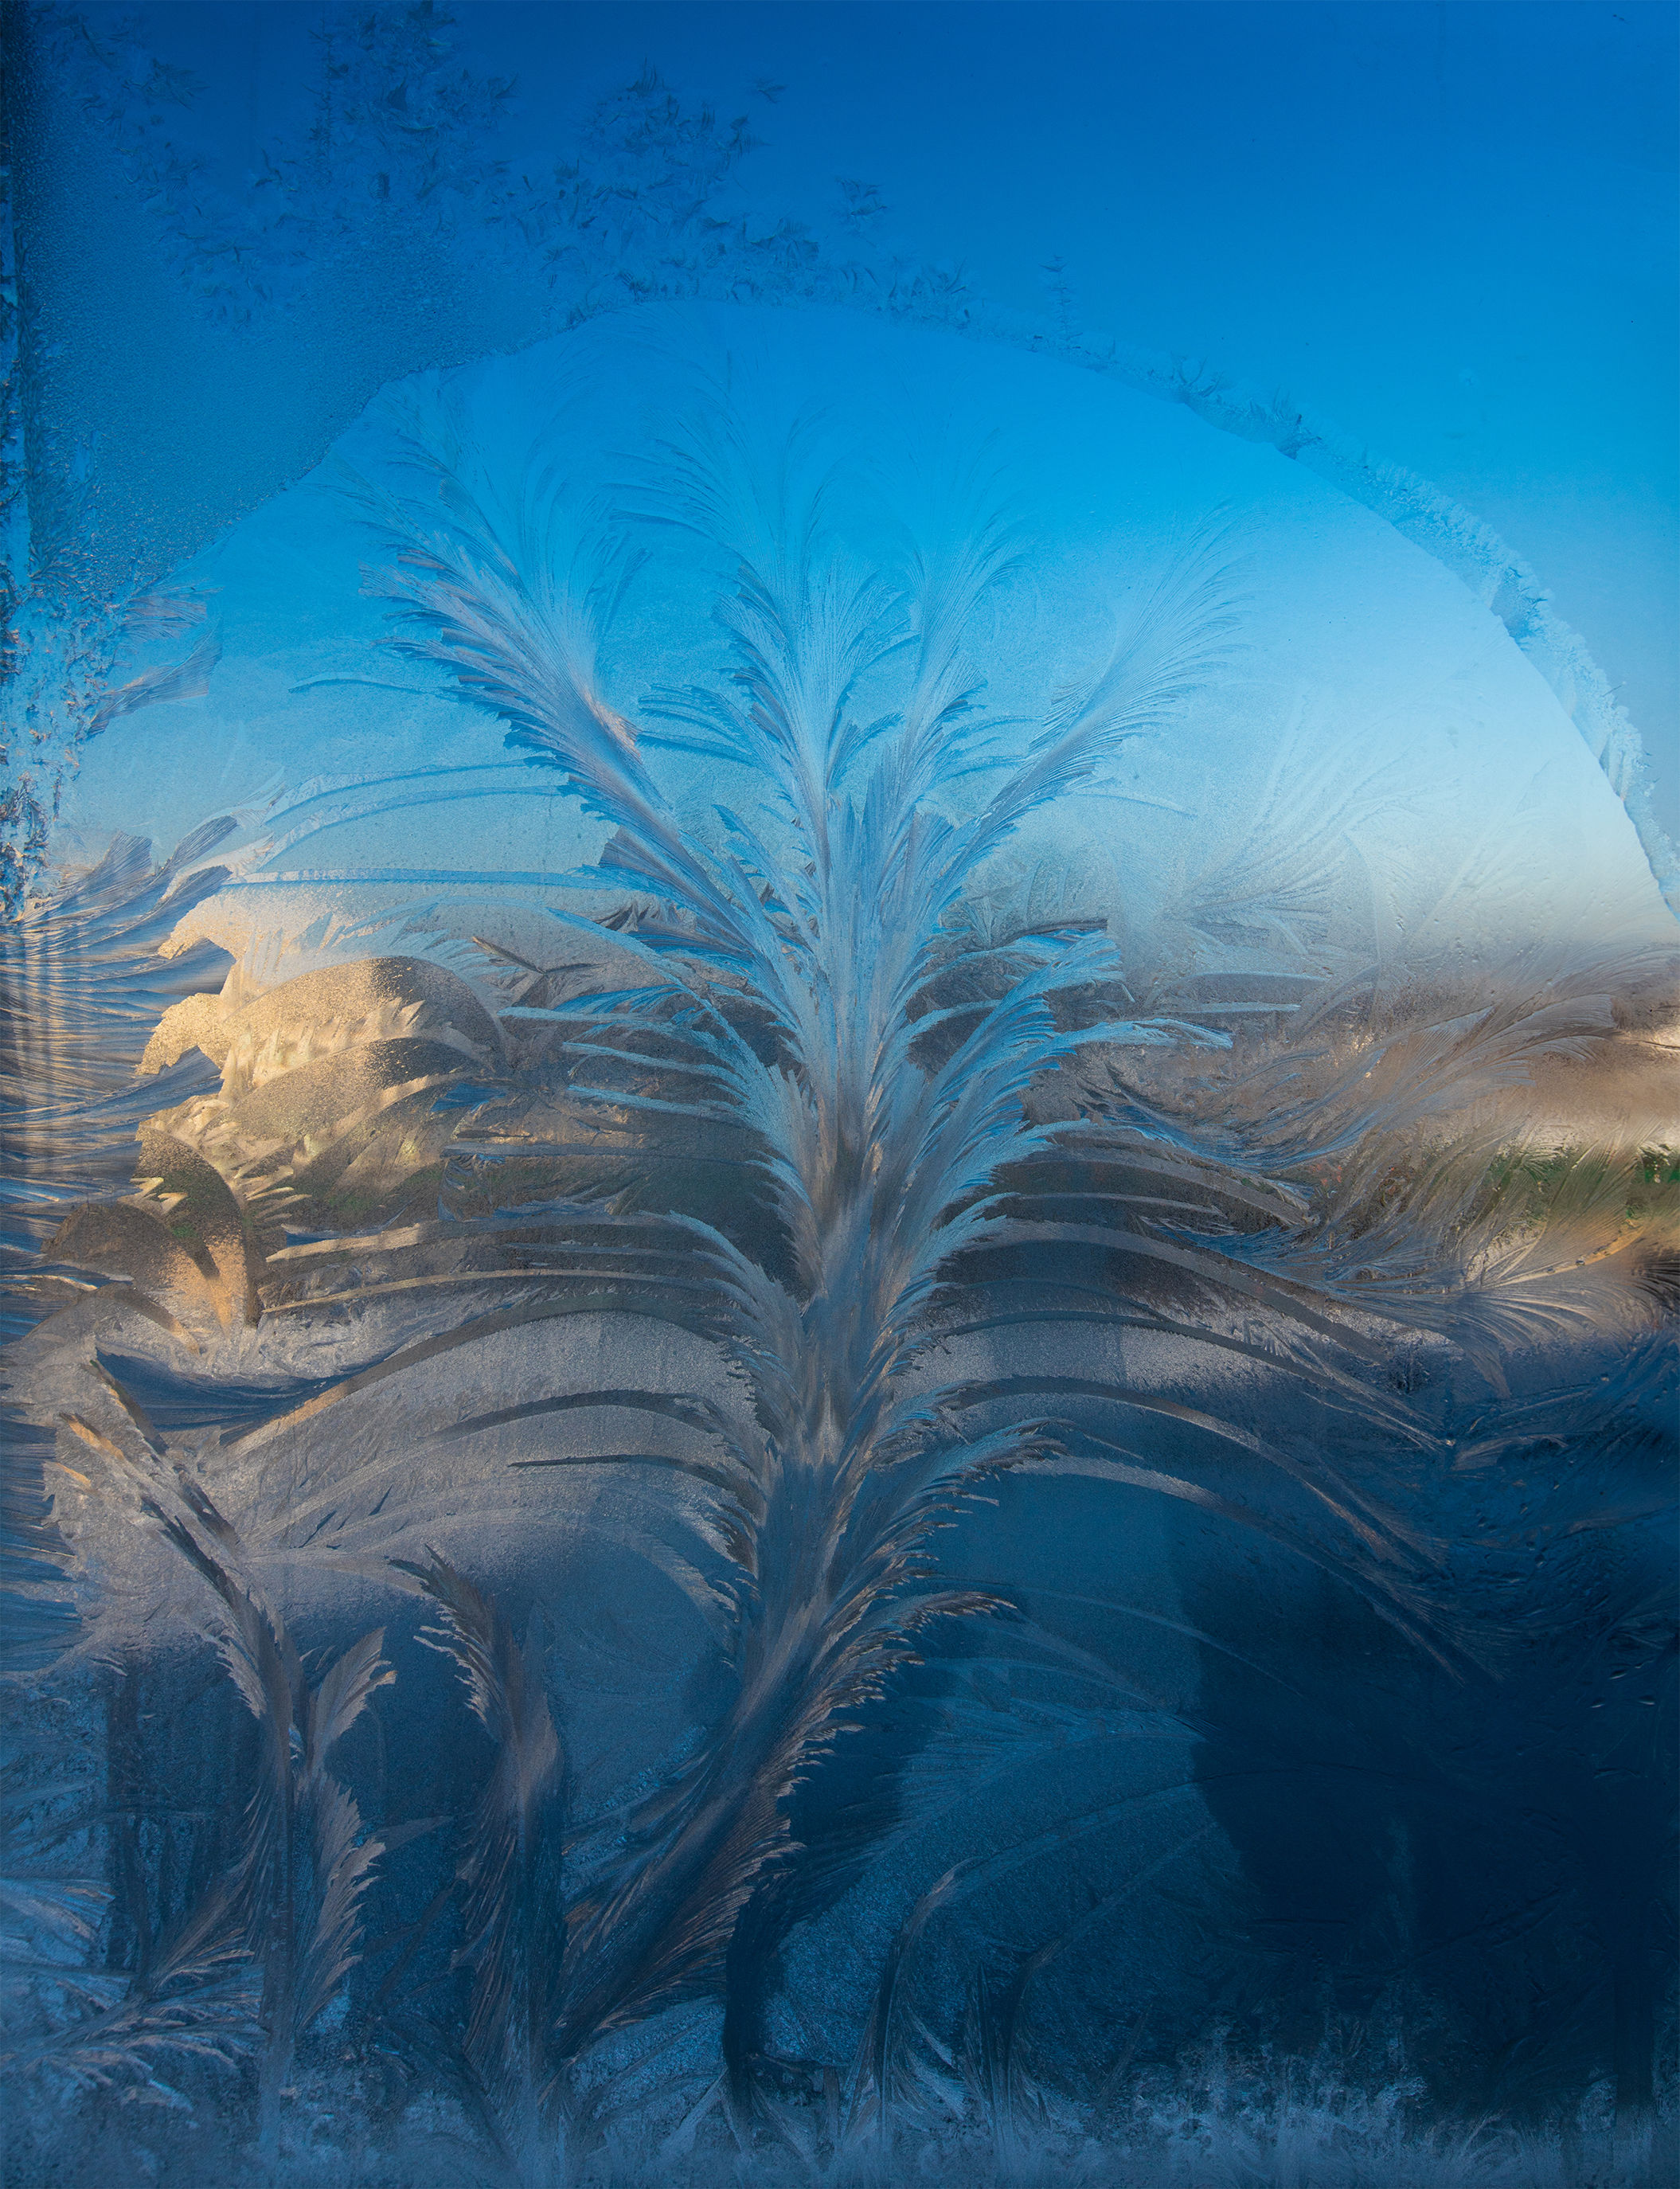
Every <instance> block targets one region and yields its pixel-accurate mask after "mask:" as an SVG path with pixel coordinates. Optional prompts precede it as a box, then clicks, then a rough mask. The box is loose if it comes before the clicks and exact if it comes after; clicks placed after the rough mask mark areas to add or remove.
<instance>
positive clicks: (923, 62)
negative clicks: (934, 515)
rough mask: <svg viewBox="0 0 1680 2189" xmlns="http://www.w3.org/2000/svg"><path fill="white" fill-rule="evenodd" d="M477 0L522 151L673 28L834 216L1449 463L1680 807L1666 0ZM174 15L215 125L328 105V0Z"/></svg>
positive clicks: (226, 3)
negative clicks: (1600, 678)
mask: <svg viewBox="0 0 1680 2189" xmlns="http://www.w3.org/2000/svg"><path fill="white" fill-rule="evenodd" d="M87 12H88V14H90V15H92V16H94V17H95V18H98V19H102V20H110V21H114V20H116V18H117V16H118V15H119V14H122V13H125V12H129V11H124V10H118V9H109V8H105V9H98V8H96V9H90V10H88V11H87ZM454 12H455V15H456V18H457V22H458V34H459V35H461V36H462V37H464V38H465V40H466V41H467V44H468V46H469V48H470V49H471V51H472V55H473V58H474V59H477V60H478V61H479V62H480V63H481V65H484V66H486V67H489V68H491V69H494V70H497V71H503V72H505V73H507V74H509V75H512V76H515V77H516V78H517V80H518V107H517V110H516V112H515V114H514V115H513V116H512V122H511V127H510V139H509V144H508V147H507V149H508V150H509V153H510V155H511V156H512V157H514V158H515V159H516V160H517V159H518V158H520V157H525V156H529V157H533V158H535V156H537V155H538V154H539V153H540V152H544V151H549V152H552V148H553V147H554V145H555V144H556V143H557V141H558V140H560V139H563V137H564V135H565V133H566V129H567V127H568V125H569V123H570V122H571V120H572V119H573V118H574V117H575V116H579V115H580V114H581V113H582V112H583V111H585V110H586V108H587V105H588V104H589V102H590V100H591V99H592V98H593V97H594V96H596V95H597V93H599V92H601V91H602V90H603V89H604V88H607V87H608V86H609V85H610V84H612V83H613V82H616V81H619V80H622V79H624V78H625V76H628V75H631V74H633V73H634V72H635V71H636V69H637V68H638V66H639V65H640V64H641V63H642V60H643V59H652V60H653V61H654V62H655V63H656V64H657V65H658V66H659V68H660V70H661V71H663V72H664V74H665V76H666V77H667V78H668V79H669V80H670V82H672V83H673V84H674V85H675V86H676V88H678V89H680V90H682V91H685V92H693V93H711V94H713V95H715V96H716V99H718V102H719V105H720V108H721V111H723V112H724V113H726V114H733V113H734V112H737V111H744V112H748V113H749V114H750V116H751V117H752V124H753V128H754V132H755V134H756V135H757V136H758V137H759V138H761V139H762V140H764V141H763V143H762V145H761V150H758V151H757V152H755V154H754V156H753V157H752V159H751V161H749V163H747V165H746V166H745V167H744V169H743V170H742V171H741V172H742V177H743V187H744V188H745V189H748V190H749V192H750V193H751V195H752V196H753V197H754V198H755V199H756V200H759V201H764V202H766V203H770V204H774V205H776V206H785V207H786V208H787V209H789V211H791V212H795V213H796V214H801V215H806V216H809V217H812V218H820V217H822V216H823V214H824V213H825V212H826V211H827V210H828V209H829V207H830V206H832V204H833V202H834V195H835V178H836V177H837V176H840V175H848V176H856V177H859V178H864V179H867V180H868V181H869V182H872V183H874V184H877V185H878V186H879V189H880V194H881V196H882V198H883V199H884V200H885V202H886V204H887V205H888V206H889V207H890V208H891V211H890V213H889V215H888V217H887V220H886V223H885V227H886V232H887V234H888V235H891V236H897V237H900V238H902V240H903V241H904V243H905V245H906V246H907V247H908V250H909V251H911V252H914V255H916V256H917V257H924V258H932V259H941V258H943V259H947V260H949V261H951V262H952V263H960V264H961V265H962V266H963V267H964V269H966V271H967V273H968V274H969V275H970V278H971V279H972V280H974V281H975V282H976V285H977V286H979V287H980V288H981V290H982V291H985V292H986V293H987V294H988V295H989V296H991V297H994V298H996V299H997V300H998V301H999V302H1001V303H1008V304H1014V305H1017V306H1022V307H1025V308H1029V309H1034V310H1039V311H1044V310H1047V309H1050V308H1054V307H1053V305H1052V300H1051V298H1050V297H1049V295H1048V293H1047V290H1046V286H1045V277H1044V273H1043V270H1042V269H1043V268H1044V264H1045V263H1046V261H1048V260H1049V259H1051V258H1053V257H1060V258H1061V260H1062V261H1063V262H1064V263H1065V264H1066V269H1067V279H1068V280H1070V281H1071V283H1072V290H1073V296H1072V310H1073V311H1074V312H1075V314H1077V316H1078V319H1079V320H1081V321H1082V322H1083V324H1084V325H1087V326H1089V327H1090V328H1093V329H1099V330H1102V331H1107V332H1112V333H1114V334H1116V335H1118V336H1119V337H1122V338H1123V339H1124V340H1127V341H1129V342H1134V343H1138V344H1140V345H1141V346H1143V347H1145V348H1151V349H1159V350H1168V351H1173V352H1176V353H1179V354H1189V355H1192V356H1197V357H1200V358H1202V359H1206V360H1207V361H1208V364H1210V365H1213V366H1214V367H1216V368H1218V369H1219V370H1224V371H1225V372H1227V373H1229V374H1230V376H1232V377H1233V378H1235V379H1238V380H1242V381H1247V382H1253V383H1255V384H1257V385H1258V386H1259V387H1261V388H1263V389H1267V390H1270V389H1271V388H1273V387H1285V388H1287V390H1288V391H1289V392H1290V393H1292V394H1293V396H1294V397H1295V398H1296V399H1298V401H1300V402H1301V403H1303V404H1304V405H1306V406H1308V407H1309V408H1310V409H1312V410H1317V411H1320V412H1321V413H1323V414H1326V415H1327V416H1329V417H1330V418H1332V419H1333V420H1335V421H1337V422H1338V423H1339V424H1340V425H1342V426H1343V427H1345V428H1347V429H1348V430H1349V431H1350V432H1351V433H1354V434H1355V436H1356V437H1358V438H1360V439H1363V440H1365V441H1366V442H1368V444H1370V446H1371V448H1372V450H1374V451H1376V452H1377V453H1378V454H1380V455H1383V456H1386V457H1389V458H1390V459H1392V460H1393V461H1396V462H1399V463H1401V464H1404V465H1406V466H1409V467H1412V468H1414V469H1416V470H1417V471H1419V472H1422V473H1423V474H1424V475H1425V476H1426V477H1427V478H1430V479H1432V480H1433V481H1434V482H1435V483H1436V484H1439V485H1440V486H1441V487H1443V488H1444V489H1446V490H1447V491H1448V492H1449V493H1451V495H1455V496H1456V497H1457V498H1458V499H1459V500H1461V501H1463V502H1464V503H1465V504H1466V505H1467V506H1468V507H1469V508H1470V509H1472V510H1473V511H1474V512H1476V513H1477V514H1478V515H1479V516H1480V517H1482V518H1485V519H1486V520H1487V521H1488V522H1489V523H1491V524H1492V525H1493V526H1494V527H1495V528H1496V529H1497V530H1498V531H1500V532H1501V533H1502V535H1504V536H1505V538H1506V539H1507V541H1508V542H1509V543H1510V545H1511V546H1513V547H1514V548H1515V549H1516V550H1517V551H1518V552H1519V554H1521V555H1523V556H1524V557H1526V558H1527V559H1528V560H1529V561H1530V563H1532V564H1533V565H1534V567H1535V568H1536V570H1537V571H1538V572H1539V574H1540V575H1541V578H1542V579H1543V580H1545V581H1546V582H1547V584H1548V585H1550V586H1551V587H1552V589H1553V593H1554V595H1555V597H1556V601H1557V604H1558V609H1559V611H1560V613H1561V614H1563V615H1564V618H1565V619H1567V620H1568V621H1570V622H1571V623H1573V624H1575V625H1576V627H1577V628H1578V629H1580V630H1581V632H1582V633H1583V634H1584V635H1585V636H1586V638H1587V642H1588V643H1589V645H1590V646H1591V648H1592V650H1593V652H1594V653H1595V654H1596V655H1597V656H1598V659H1599V661H1600V663H1601V664H1602V665H1603V666H1604V669H1605V670H1606V672H1607V673H1608V674H1609V676H1610V678H1611V679H1612V681H1613V682H1615V684H1616V685H1617V686H1618V687H1619V689H1620V692H1621V697H1622V699H1623V700H1624V703H1625V704H1626V706H1627V708H1628V710H1629V712H1630V713H1631V714H1632V717H1633V719H1634V721H1636V723H1638V725H1639V727H1640V728H1641V729H1642V731H1643V733H1644V736H1645V739H1646V743H1647V745H1648V747H1649V750H1650V753H1651V757H1652V762H1653V767H1654V772H1655V775H1656V777H1657V778H1658V782H1659V785H1660V802H1661V806H1662V810H1663V812H1664V814H1665V817H1666V821H1667V824H1668V826H1669V827H1670V829H1671V830H1674V829H1676V828H1677V825H1680V765H1677V751H1676V747H1677V723H1680V585H1677V582H1676V580H1677V574H1680V482H1677V472H1680V454H1677V420H1680V403H1677V393H1680V389H1677V354H1680V323H1677V280H1680V274H1677V217H1676V186H1677V153H1676V127H1677V124H1676V116H1677V112H1680V102H1677V97H1676V93H1677V89H1680V67H1677V25H1680V11H1677V10H1676V9H1675V8H1672V7H1671V6H1669V5H1667V4H1666V0H1664V4H1655V0H1615V4H1614V5H1609V4H1596V0H1595V4H1580V5H1577V4H1572V0H1519V4H1492V5H1485V4H1479V0H1454V4H1450V5H1440V4H1435V3H1434V0H1410V4H1405V3H1403V4H1397V5H1368V4H1364V0H1323V4H1306V5H1276V4H1271V0H1247V4H1236V5H1230V4H1216V3H1215V0H1205V3H1204V0H1171V3H1170V4H1156V5H1144V6H1131V5H1102V4H1095V5H1093V4H1084V0H1025V4H1020V3H1019V0H1012V3H1011V4H997V5H992V4H973V0H945V4H920V0H844V4H814V3H813V0H786V3H785V4H767V5H766V4H761V5H742V6H737V5H720V4H689V5H662V6H641V5H620V4H614V0H597V4H584V5H570V4H538V0H479V4H467V5H461V6H457V7H456V8H455V11H454ZM141 13H142V15H143V18H144V21H145V23H146V24H147V25H148V35H149V36H150V37H151V39H152V41H153V42H154V43H155V44H156V47H157V48H158V49H159V50H161V51H163V52H166V53H167V54H172V55H174V56H178V57H179V58H181V59H185V60H187V61H188V62H189V63H190V65H192V66H194V67H195V69H196V71H198V73H199V74H200V75H201V76H203V77H204V78H206V81H207V82H208V84H209V86H210V95H209V96H208V97H207V98H206V99H203V100H201V102H200V108H199V111H198V114H197V115H196V116H195V119H194V122H193V127H195V128H196V129H198V130H199V131H201V133H206V134H205V136H204V142H205V145H206V150H210V151H212V154H213V155H214V156H216V157H217V158H218V160H222V161H227V162H228V163H229V165H230V166H235V167H236V166H238V165H239V164H240V162H241V161H243V160H244V159H245V158H246V155H247V153H248V150H249V148H250V147H251V146H252V144H254V143H257V142H260V141H261V140H262V139H264V138H265V137H267V136H269V135H271V134H272V133H274V132H275V131H276V130H277V129H279V128H280V127H284V126H286V125H287V124H288V123H291V122H295V121H296V120H297V113H298V109H299V87H300V85H301V83H302V81H303V67H304V65H305V63H306V60H307V59H308V54H309V53H310V50H311V47H310V34H311V32H312V31H314V30H315V29H316V28H318V27H319V24H320V8H318V7H317V6H315V5H314V4H305V0H299V4H297V5H291V6H287V5H277V4H272V0H269V4H260V5H250V4H243V0H201V3H200V4H196V5H193V4H170V5H154V6H150V7H149V8H144V9H143V10H142V11H141ZM755 84H757V85H759V86H761V87H763V88H761V89H760V90H757V91H755V90H754V89H753V88H752V87H753V86H754V85H755ZM171 369H172V370H173V369H175V368H173V367H172V368H171ZM142 395H143V390H141V389H140V388H139V387H136V389H135V390H134V391H133V392H132V393H131V397H130V400H133V401H138V400H140V399H142ZM331 422H332V425H333V427H335V429H336V427H337V423H338V422H340V421H337V420H334V421H331ZM280 483H281V482H280V479H279V478H276V479H275V480H274V484H280Z"/></svg>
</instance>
